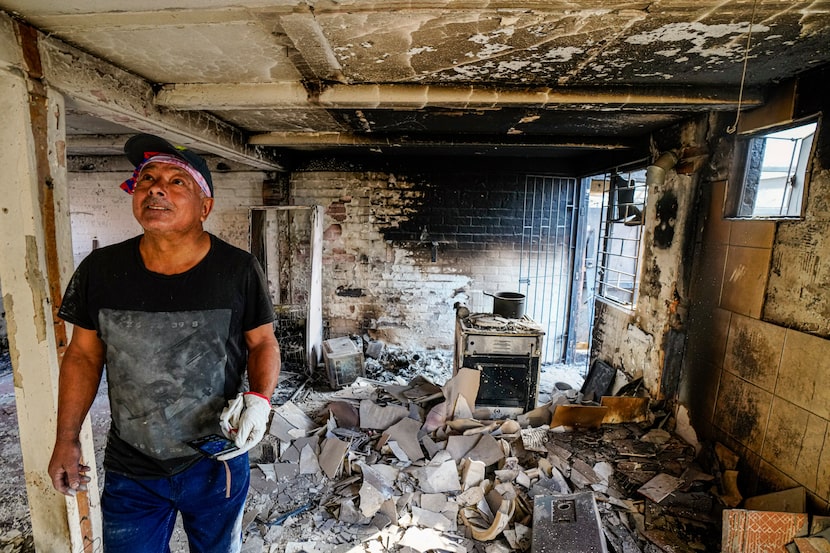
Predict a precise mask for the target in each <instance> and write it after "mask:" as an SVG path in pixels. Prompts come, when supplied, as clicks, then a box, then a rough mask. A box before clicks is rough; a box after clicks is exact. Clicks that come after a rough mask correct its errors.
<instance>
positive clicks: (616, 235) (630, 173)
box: [590, 165, 649, 311]
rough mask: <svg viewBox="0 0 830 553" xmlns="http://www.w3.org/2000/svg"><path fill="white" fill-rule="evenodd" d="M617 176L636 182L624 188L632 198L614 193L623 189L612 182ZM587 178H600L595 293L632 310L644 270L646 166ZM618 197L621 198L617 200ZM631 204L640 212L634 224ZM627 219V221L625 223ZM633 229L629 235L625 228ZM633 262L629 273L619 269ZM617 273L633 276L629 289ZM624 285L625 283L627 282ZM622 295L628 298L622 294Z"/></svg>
mask: <svg viewBox="0 0 830 553" xmlns="http://www.w3.org/2000/svg"><path fill="white" fill-rule="evenodd" d="M617 175H622V176H623V180H624V181H625V182H626V183H628V184H630V183H631V182H632V181H633V182H634V183H635V184H634V186H633V187H630V186H626V187H625V188H626V189H632V190H631V192H630V196H632V197H631V198H623V197H622V196H623V195H621V194H618V193H617V192H618V190H621V189H622V188H623V187H621V186H618V187H615V185H614V182H615V179H614V177H615V176H617ZM590 178H592V179H600V178H602V179H603V193H602V211H601V215H600V221H601V222H600V229H599V236H598V238H599V240H600V244H599V247H598V248H597V260H596V267H597V276H596V285H595V293H596V295H597V297H598V298H600V299H602V300H603V301H606V302H609V303H612V304H614V305H617V306H619V307H621V308H624V309H630V310H632V311H633V310H634V308H635V307H636V305H637V300H638V298H639V291H640V280H641V277H642V272H643V271H642V269H643V234H644V229H645V216H646V208H647V206H648V193H649V190H648V185H647V184H646V165H637V166H632V167H628V168H626V169H618V170H616V171H614V172H611V173H606V174H604V175H596V176H594V177H590ZM626 191H628V190H626ZM619 200H624V201H622V202H620V201H619ZM631 207H634V209H635V210H636V211H637V212H639V223H638V224H636V225H632V224H630V223H631V216H632V214H631V213H630V211H631ZM621 208H622V209H621ZM626 220H628V223H629V224H626ZM632 228H634V229H637V231H636V236H631V235H632V234H633V232H632V231H625V230H624V229H632ZM623 233H625V234H628V236H623ZM632 246H633V247H632ZM617 250H619V251H617ZM626 250H628V251H626ZM632 250H633V251H632ZM632 262H633V269H632V270H631V272H625V271H623V270H622V269H620V266H624V265H625V264H626V263H629V264H630V263H632ZM611 274H616V275H617V279H616V282H614V283H612V282H611V281H610V280H609V277H610V275H611ZM620 275H626V276H630V277H631V278H632V281H631V289H630V290H629V289H628V288H625V287H622V286H621V285H620V279H619V277H620ZM624 284H627V282H626V283H624ZM614 291H616V292H614ZM625 295H627V296H628V297H627V298H626V297H624V296H625Z"/></svg>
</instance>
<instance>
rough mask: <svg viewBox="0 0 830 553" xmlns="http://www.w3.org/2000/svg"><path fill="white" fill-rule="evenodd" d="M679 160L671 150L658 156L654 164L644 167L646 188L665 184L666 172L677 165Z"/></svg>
mask: <svg viewBox="0 0 830 553" xmlns="http://www.w3.org/2000/svg"><path fill="white" fill-rule="evenodd" d="M679 160H680V158H679V157H678V156H677V154H676V153H675V152H674V151H673V150H668V151H666V152H663V153H662V154H660V156H659V157H658V158H657V159H656V160H654V163H652V164H651V165H649V166H648V167H646V186H648V187H651V185H652V184H655V185H661V184H663V183H664V182H666V171H668V170H669V169H671V168H673V167H674V166H675V165H677V162H678V161H679Z"/></svg>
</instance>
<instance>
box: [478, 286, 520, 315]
mask: <svg viewBox="0 0 830 553" xmlns="http://www.w3.org/2000/svg"><path fill="white" fill-rule="evenodd" d="M484 295H486V296H491V297H492V298H493V314H494V315H499V316H500V317H505V318H508V319H521V318H522V317H523V316H524V314H525V295H524V294H519V293H518V292H496V293H495V294H491V293H490V292H484Z"/></svg>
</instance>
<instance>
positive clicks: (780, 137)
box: [725, 121, 818, 218]
mask: <svg viewBox="0 0 830 553" xmlns="http://www.w3.org/2000/svg"><path fill="white" fill-rule="evenodd" d="M817 130H818V122H817V121H811V122H808V123H803V122H802V123H800V124H798V125H795V126H789V127H778V128H776V129H773V130H768V131H765V132H764V133H763V134H758V133H755V134H751V135H748V136H744V137H740V138H738V140H737V142H736V147H735V152H734V161H733V165H732V171H731V174H730V183H729V188H728V192H727V198H726V212H725V215H726V216H727V217H737V218H793V217H800V216H801V212H802V203H803V199H804V198H805V197H806V195H805V194H804V190H805V187H806V184H807V178H808V166H809V161H810V154H811V152H812V148H813V143H814V142H815V136H816V132H817Z"/></svg>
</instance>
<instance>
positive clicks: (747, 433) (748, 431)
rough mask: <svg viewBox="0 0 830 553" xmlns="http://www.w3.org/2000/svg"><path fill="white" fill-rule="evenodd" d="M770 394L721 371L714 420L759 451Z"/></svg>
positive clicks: (738, 439) (764, 430)
mask: <svg viewBox="0 0 830 553" xmlns="http://www.w3.org/2000/svg"><path fill="white" fill-rule="evenodd" d="M771 404H772V394H770V393H769V392H767V391H766V390H763V389H761V388H759V387H758V386H755V385H754V384H752V383H750V382H747V381H746V380H743V379H741V378H738V377H737V376H735V375H733V374H732V373H730V372H727V371H723V373H722V376H721V383H720V388H719V390H718V400H717V405H716V406H715V420H714V423H715V424H716V425H718V426H720V427H721V428H723V430H725V431H726V432H727V433H728V434H729V435H730V436H732V437H733V438H734V439H735V440H736V441H738V442H739V443H741V444H743V445H744V446H746V447H747V448H748V449H750V450H751V451H754V452H760V451H761V444H762V442H763V438H764V434H765V432H766V427H767V419H768V415H769V410H770V406H771Z"/></svg>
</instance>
